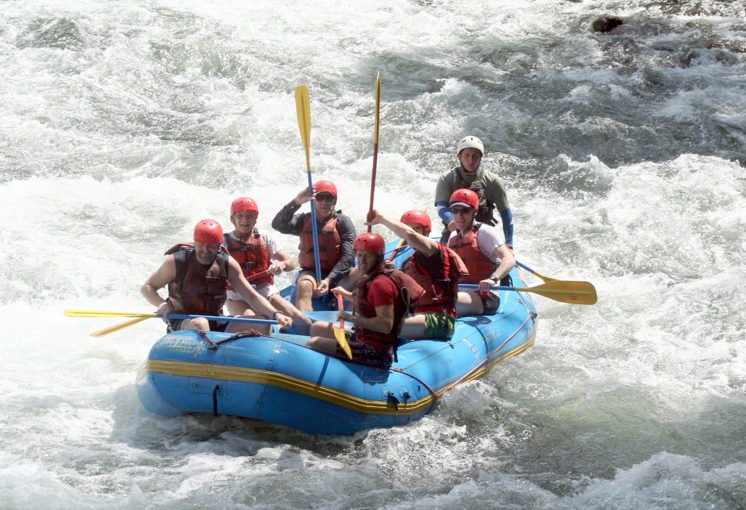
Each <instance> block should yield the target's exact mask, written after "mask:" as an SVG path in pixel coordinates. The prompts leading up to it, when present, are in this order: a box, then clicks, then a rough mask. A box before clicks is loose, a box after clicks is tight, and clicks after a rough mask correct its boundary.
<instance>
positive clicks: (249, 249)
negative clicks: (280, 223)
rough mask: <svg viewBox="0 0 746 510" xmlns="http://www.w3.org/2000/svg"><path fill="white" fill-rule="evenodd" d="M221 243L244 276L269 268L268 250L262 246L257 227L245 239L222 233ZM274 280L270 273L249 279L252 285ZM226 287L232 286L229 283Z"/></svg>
mask: <svg viewBox="0 0 746 510" xmlns="http://www.w3.org/2000/svg"><path fill="white" fill-rule="evenodd" d="M223 245H225V248H226V249H227V250H228V253H230V254H231V257H233V258H234V259H236V261H237V262H238V265H239V266H241V271H243V275H244V276H245V277H246V278H249V277H250V276H254V275H255V274H257V273H261V272H263V271H266V270H267V268H269V252H268V251H267V247H266V246H264V242H263V241H262V236H261V235H260V234H259V231H258V230H257V229H254V231H253V232H252V233H251V235H250V236H249V238H248V239H247V240H246V241H243V240H241V241H239V240H237V239H236V238H235V237H233V236H232V235H230V234H223ZM274 282H275V277H274V276H272V275H271V274H268V275H265V276H262V277H260V278H257V279H256V280H252V281H251V283H252V284H254V285H262V284H264V283H274ZM228 288H232V287H231V286H230V285H229V286H228Z"/></svg>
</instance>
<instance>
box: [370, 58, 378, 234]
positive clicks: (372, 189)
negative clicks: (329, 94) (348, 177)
mask: <svg viewBox="0 0 746 510" xmlns="http://www.w3.org/2000/svg"><path fill="white" fill-rule="evenodd" d="M380 113H381V72H380V71H378V76H376V129H375V136H374V137H373V177H372V178H371V180H370V207H369V208H368V214H370V213H371V212H372V211H373V195H374V194H375V191H376V166H377V164H378V127H379V124H380V118H381V115H380ZM372 228H373V225H368V233H369V234H370V232H371V229H372Z"/></svg>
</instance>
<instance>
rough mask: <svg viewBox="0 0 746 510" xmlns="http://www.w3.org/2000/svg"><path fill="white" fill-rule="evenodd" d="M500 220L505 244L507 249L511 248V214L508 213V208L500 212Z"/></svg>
mask: <svg viewBox="0 0 746 510" xmlns="http://www.w3.org/2000/svg"><path fill="white" fill-rule="evenodd" d="M500 218H501V219H502V221H503V234H505V244H507V245H508V248H510V249H512V248H513V213H511V212H510V207H508V208H507V209H505V210H504V211H500Z"/></svg>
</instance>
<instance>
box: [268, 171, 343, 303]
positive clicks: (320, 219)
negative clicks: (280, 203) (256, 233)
mask: <svg viewBox="0 0 746 510" xmlns="http://www.w3.org/2000/svg"><path fill="white" fill-rule="evenodd" d="M337 197H338V194H337V187H336V186H335V185H334V183H332V182H331V181H318V182H317V183H315V184H314V186H313V196H310V195H309V194H308V188H303V189H302V190H301V191H300V192H299V193H298V195H297V196H296V197H295V198H294V199H293V200H292V201H291V202H290V203H289V204H287V205H286V206H285V207H283V208H282V210H280V212H278V213H277V215H276V216H275V218H274V219H273V220H272V228H273V229H275V230H277V231H278V232H281V233H283V234H291V235H297V236H300V244H299V246H298V249H299V250H300V254H299V255H298V265H299V266H300V270H301V272H300V274H299V276H298V280H297V282H296V286H297V291H296V294H295V306H296V307H297V308H298V309H299V310H300V311H302V312H310V311H312V310H313V297H314V295H317V296H324V295H326V294H327V293H328V292H329V289H330V288H331V287H333V286H336V284H337V282H339V280H340V279H342V277H343V276H344V274H345V273H346V272H347V271H348V270H349V269H350V268H352V266H353V265H354V264H355V254H354V253H353V250H352V245H353V244H354V242H355V237H356V234H355V226H354V225H353V223H352V220H351V219H350V218H349V216H346V215H344V214H342V211H335V209H334V208H335V206H336V204H337ZM311 199H313V200H314V205H315V207H316V227H317V231H318V237H319V259H320V263H321V278H322V280H321V281H320V282H317V281H316V258H315V254H314V243H313V226H312V224H311V213H310V212H307V213H298V214H296V211H298V209H300V207H301V206H302V205H303V204H305V203H307V202H310V201H311Z"/></svg>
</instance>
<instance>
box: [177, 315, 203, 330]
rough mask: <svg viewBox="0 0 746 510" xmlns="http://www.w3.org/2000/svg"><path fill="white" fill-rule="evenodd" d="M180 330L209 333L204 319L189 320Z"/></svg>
mask: <svg viewBox="0 0 746 510" xmlns="http://www.w3.org/2000/svg"><path fill="white" fill-rule="evenodd" d="M181 329H191V330H194V331H210V323H209V322H208V320H207V319H205V318H204V317H197V318H196V319H190V320H188V321H186V322H185V323H184V325H183V326H182V328H181Z"/></svg>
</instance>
